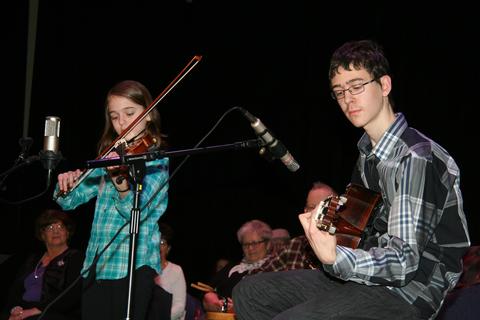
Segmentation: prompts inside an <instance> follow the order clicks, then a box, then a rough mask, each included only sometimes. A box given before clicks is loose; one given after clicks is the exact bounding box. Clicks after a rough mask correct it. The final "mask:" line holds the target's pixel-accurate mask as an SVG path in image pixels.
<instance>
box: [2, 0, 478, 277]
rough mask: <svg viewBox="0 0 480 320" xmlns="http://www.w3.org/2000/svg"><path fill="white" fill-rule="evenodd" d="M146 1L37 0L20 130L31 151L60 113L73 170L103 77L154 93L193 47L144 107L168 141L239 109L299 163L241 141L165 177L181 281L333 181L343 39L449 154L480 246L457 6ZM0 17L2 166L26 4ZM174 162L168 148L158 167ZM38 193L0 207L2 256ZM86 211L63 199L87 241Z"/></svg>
mask: <svg viewBox="0 0 480 320" xmlns="http://www.w3.org/2000/svg"><path fill="white" fill-rule="evenodd" d="M153 2H154V1H151V2H148V1H137V2H133V1H103V2H100V1H97V2H96V3H94V2H92V3H90V4H89V3H87V2H78V1H76V2H71V1H40V5H39V12H38V28H37V31H36V36H37V41H36V46H35V49H36V51H35V68H34V72H33V91H32V99H31V111H30V116H29V127H28V135H29V136H30V137H32V138H33V139H34V144H33V147H32V154H35V153H38V151H39V150H40V149H41V148H42V139H43V125H44V119H45V116H48V115H55V116H59V117H60V118H61V119H62V122H61V142H60V143H61V144H60V150H61V152H62V154H63V155H64V157H65V158H66V160H64V161H62V163H61V164H60V165H59V166H58V168H57V171H58V172H61V171H64V170H69V169H74V168H77V167H81V166H83V165H84V164H85V161H86V160H89V159H94V158H95V156H96V154H95V146H96V142H97V140H98V138H99V136H100V133H101V129H102V127H103V99H104V96H105V94H106V92H107V90H108V89H109V88H110V87H111V86H112V85H113V84H115V83H116V82H118V81H120V80H124V79H135V80H139V81H141V82H143V83H144V84H146V86H147V87H148V88H149V89H150V90H151V92H152V94H153V95H154V96H157V95H158V94H160V92H161V91H162V90H163V89H164V88H165V86H166V85H167V84H168V83H169V82H170V81H171V80H172V79H173V78H174V77H175V76H176V75H177V73H178V72H179V71H180V70H181V69H182V68H183V67H184V65H185V64H186V63H187V62H188V61H189V60H190V59H191V58H192V57H193V56H194V55H196V54H198V55H202V56H203V59H202V61H201V62H200V63H199V65H198V66H197V67H196V68H195V69H194V70H193V71H192V72H191V74H190V75H188V76H187V77H186V78H185V79H184V80H183V81H182V82H181V83H180V84H179V85H178V87H176V88H175V89H174V91H172V92H171V93H170V94H169V95H168V96H167V97H166V98H165V99H164V100H163V101H162V102H161V103H160V105H159V106H158V108H159V111H160V113H161V115H162V124H163V131H164V132H165V133H166V134H167V135H168V141H169V144H170V148H171V150H178V149H185V148H191V147H192V146H194V145H195V144H196V142H197V141H199V140H200V139H201V138H202V137H203V136H204V135H205V134H206V133H207V132H208V131H209V130H210V128H211V127H212V126H213V125H214V123H215V122H216V121H217V120H218V119H219V118H220V116H221V115H222V114H223V113H224V112H225V111H226V110H228V109H229V108H231V107H233V106H242V107H244V108H246V109H248V110H249V111H250V112H251V113H253V114H254V115H256V116H258V117H259V118H261V119H262V121H263V122H264V123H265V124H266V125H267V126H268V127H269V128H270V129H271V130H272V131H273V132H275V134H276V135H277V136H278V137H279V138H280V139H281V140H282V141H283V142H284V144H285V145H286V146H287V147H288V149H289V150H290V152H291V153H292V154H293V155H294V156H295V158H296V159H297V160H298V162H299V163H300V165H301V169H300V170H299V171H298V172H296V173H291V172H289V171H288V170H287V169H286V168H285V167H284V166H283V165H282V164H281V163H279V162H278V161H276V162H273V163H269V162H267V161H265V160H264V159H262V158H261V157H259V156H258V155H257V154H256V152H255V151H254V150H242V151H226V152H221V153H211V154H204V155H196V156H193V157H192V158H191V159H190V160H189V161H188V162H187V163H186V165H185V166H184V167H183V168H182V169H181V170H180V171H179V173H178V175H177V176H176V177H175V178H174V179H173V180H172V181H171V184H170V191H169V207H168V210H167V212H166V214H165V215H164V217H163V218H162V220H163V221H164V222H167V223H169V224H170V225H172V226H173V228H174V229H175V230H176V239H175V242H174V247H173V250H172V253H171V260H173V261H174V262H177V263H179V264H181V265H182V266H183V268H184V271H185V274H186V276H187V281H188V282H193V281H205V280H206V278H207V277H208V274H209V272H210V270H211V268H212V265H213V262H214V260H215V259H216V258H217V257H218V256H220V255H227V256H230V257H232V258H239V257H240V254H241V250H240V248H239V245H238V243H237V241H236V230H237V229H238V228H239V226H240V225H241V224H242V223H243V222H245V221H247V220H250V219H254V218H259V219H262V220H264V221H266V222H268V223H269V224H271V226H272V227H285V228H287V229H289V230H290V232H291V233H292V235H297V234H300V233H301V226H300V224H299V222H298V220H297V213H298V212H299V211H300V210H301V208H302V207H303V201H304V198H305V195H306V192H307V190H308V187H309V185H310V183H311V182H312V181H314V180H317V179H319V180H323V181H325V182H327V183H329V184H331V185H333V186H334V187H335V188H336V189H337V190H339V191H343V190H344V188H345V186H346V184H347V183H348V181H349V176H350V171H351V168H352V165H353V163H354V161H355V158H356V155H357V150H356V141H357V139H358V138H359V136H360V134H361V131H360V130H358V129H354V128H352V127H351V125H350V124H349V123H348V122H347V120H346V119H345V118H344V116H343V115H342V114H341V112H340V110H339V107H338V106H337V105H336V103H335V102H334V101H333V100H332V99H331V98H330V97H329V92H328V77H327V71H328V60H329V57H330V55H331V53H332V51H333V50H334V49H335V48H336V47H337V46H339V45H340V44H342V43H343V42H345V41H347V40H352V39H362V38H373V39H376V40H378V41H379V42H380V43H382V44H383V45H384V47H385V51H386V53H387V55H388V56H389V58H390V62H391V64H392V72H393V86H394V89H393V95H394V98H395V101H396V105H397V108H398V110H399V111H401V112H404V113H405V114H406V116H407V119H408V120H409V123H410V125H411V126H413V127H415V128H417V129H419V130H421V131H422V132H423V133H425V134H426V135H428V136H430V137H432V138H433V139H435V140H436V141H437V142H439V143H440V144H441V145H443V146H444V147H445V148H446V149H447V150H449V152H450V153H451V154H452V156H453V157H454V158H455V159H456V161H457V163H458V165H459V167H460V169H461V171H462V189H463V192H464V201H465V203H464V204H465V211H466V214H467V217H468V220H469V228H470V233H471V237H472V240H473V242H474V243H478V240H479V239H478V217H477V215H475V209H476V207H475V206H474V203H473V202H474V197H475V191H476V190H475V182H476V180H477V179H476V178H477V177H478V174H477V172H476V170H475V164H474V160H473V159H472V157H471V156H470V154H468V151H472V152H473V151H475V149H476V148H477V146H478V143H477V141H476V140H475V136H474V133H473V131H474V124H475V123H476V122H477V121H476V119H475V117H474V116H473V115H474V114H476V113H477V112H476V111H477V110H476V109H477V108H478V99H477V95H478V94H477V91H478V90H477V89H476V86H477V85H478V84H479V83H480V81H479V71H480V70H479V67H478V54H477V51H476V50H475V49H474V47H475V46H476V44H475V42H476V39H478V31H477V30H478V27H477V24H476V23H475V19H474V14H473V12H474V10H473V9H472V8H471V7H468V6H465V5H462V4H461V3H460V2H455V4H448V6H447V5H445V6H441V5H438V3H437V4H436V5H435V6H428V7H427V8H419V7H417V6H414V5H412V4H405V3H402V4H386V3H380V2H378V3H372V2H370V3H369V2H365V1H363V2H358V1H357V2H352V3H348V2H337V3H335V4H319V3H317V1H289V2H281V1H276V2H273V1H272V2H271V1H251V2H250V1H221V2H219V3H212V2H211V1H196V0H190V1H180V0H177V1H162V4H159V3H156V4H153ZM157 2H159V1H157ZM5 6H6V7H5ZM2 22H3V23H4V25H3V26H2V40H3V44H2V56H3V58H2V60H1V61H2V71H3V72H2V78H3V81H4V82H3V83H4V85H3V86H2V89H3V90H2V91H3V94H2V104H3V106H2V113H3V117H2V119H3V121H2V122H3V124H2V125H1V126H0V130H1V131H0V132H1V136H2V141H3V143H4V150H3V152H2V156H1V163H0V169H1V171H2V172H4V171H5V170H7V169H8V168H10V167H11V165H12V164H13V162H14V161H15V159H16V157H17V156H18V154H19V151H20V149H19V146H18V139H19V138H20V137H21V136H22V133H23V121H24V120H23V119H24V116H25V114H24V107H23V106H24V93H25V92H24V91H25V83H26V77H25V74H26V53H27V45H26V44H27V26H28V1H26V0H21V1H20V0H18V1H14V3H9V4H4V5H3V9H2ZM250 138H254V135H253V132H252V130H251V128H250V126H249V124H248V122H247V121H246V120H245V119H243V118H242V116H241V115H240V114H239V113H231V114H229V115H228V116H227V117H226V118H225V120H224V121H223V122H222V123H221V125H220V126H219V127H218V129H217V130H216V131H214V132H213V134H212V135H211V136H210V137H209V138H208V139H207V140H206V141H205V143H204V145H205V146H206V145H216V144H223V143H232V142H236V141H241V140H246V139H250ZM181 160H182V158H173V159H171V169H172V170H173V169H174V168H176V166H178V164H179V163H180V161H181ZM44 186H45V171H44V170H43V169H42V167H41V166H40V165H39V164H34V165H32V166H30V167H28V168H25V169H23V170H20V171H17V172H15V173H13V174H11V175H10V176H9V178H8V179H7V180H6V181H5V185H4V187H3V190H2V191H1V192H0V197H1V198H2V199H7V200H9V201H14V200H20V199H23V198H26V197H28V196H32V195H34V194H37V193H39V192H41V191H42V190H43V188H44ZM51 193H52V192H51V191H50V192H49V193H48V195H45V196H43V197H40V198H39V199H36V200H32V201H29V202H27V203H25V204H22V205H12V204H6V203H1V204H0V210H1V213H2V216H1V218H2V223H1V225H2V232H0V253H1V254H4V255H6V256H10V255H11V258H10V259H9V260H7V261H15V259H14V257H17V256H19V255H21V254H22V253H23V252H26V251H29V250H33V249H36V248H38V247H39V245H40V243H38V241H36V240H34V238H33V221H34V219H35V217H36V216H37V215H38V213H39V212H40V210H41V209H42V208H45V207H56V205H55V203H53V202H52V201H51ZM92 212H93V202H91V203H88V204H86V205H83V206H81V207H79V208H78V209H77V210H75V211H74V212H73V216H74V217H75V219H76V221H77V223H78V231H77V233H76V235H75V237H74V239H73V243H72V245H73V246H76V247H79V248H85V246H86V242H87V240H88V234H89V228H90V223H91V219H92ZM20 260H21V259H20V258H18V261H20ZM5 264H6V263H4V265H5ZM9 265H14V262H11V263H10V264H9ZM4 276H6V277H10V275H9V274H8V273H6V274H5V275H4Z"/></svg>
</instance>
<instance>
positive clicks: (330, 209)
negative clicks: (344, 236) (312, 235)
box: [313, 195, 347, 235]
mask: <svg viewBox="0 0 480 320" xmlns="http://www.w3.org/2000/svg"><path fill="white" fill-rule="evenodd" d="M346 202H347V198H346V197H345V196H343V195H342V196H333V195H331V196H328V197H327V198H326V199H325V200H323V201H321V202H320V203H319V204H318V206H317V207H316V208H315V211H314V213H313V219H314V220H315V223H316V225H317V228H319V229H320V230H322V231H327V232H328V233H330V234H332V235H333V234H335V232H336V231H337V228H336V226H335V220H336V217H337V212H338V211H339V210H340V209H341V208H342V207H343V206H344V205H345V203H346Z"/></svg>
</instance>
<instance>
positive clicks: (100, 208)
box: [55, 158, 169, 280]
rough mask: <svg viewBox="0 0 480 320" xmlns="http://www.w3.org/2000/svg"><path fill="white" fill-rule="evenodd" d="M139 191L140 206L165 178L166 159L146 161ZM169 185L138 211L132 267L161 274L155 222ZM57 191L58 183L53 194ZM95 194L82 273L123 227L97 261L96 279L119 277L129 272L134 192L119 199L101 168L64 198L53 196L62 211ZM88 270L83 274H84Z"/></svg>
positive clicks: (158, 235)
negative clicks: (151, 269)
mask: <svg viewBox="0 0 480 320" xmlns="http://www.w3.org/2000/svg"><path fill="white" fill-rule="evenodd" d="M146 165H147V172H146V175H145V177H144V179H143V191H142V192H141V194H140V205H139V207H140V208H143V206H144V205H145V204H146V202H147V201H148V200H149V199H150V198H151V197H152V195H153V194H154V193H155V192H156V190H157V189H158V188H159V187H160V186H162V185H163V184H164V183H165V182H166V181H167V179H168V176H169V175H168V159H167V158H164V159H160V160H155V161H151V162H148V163H147V164H146ZM167 190H168V185H165V186H164V187H163V189H162V190H161V191H160V192H159V193H158V194H157V195H156V196H155V199H154V200H153V201H152V202H151V203H150V205H149V206H148V207H147V208H145V209H144V210H142V211H141V212H140V228H139V233H138V236H137V245H136V250H137V251H136V264H135V269H138V268H140V267H141V266H149V267H151V268H153V269H154V270H155V271H156V272H157V273H160V271H161V269H160V249H159V244H160V231H159V229H158V224H157V221H158V219H159V218H160V217H161V216H162V214H163V213H164V212H165V210H166V208H167V202H168V197H167ZM57 192H58V185H57V188H56V190H55V194H56V193H57ZM95 196H96V197H97V202H96V205H95V216H94V218H93V223H92V230H91V233H90V240H89V243H88V248H87V252H86V256H85V262H84V264H83V270H82V272H85V271H86V270H88V268H89V267H90V265H91V264H92V262H93V259H94V258H95V255H96V254H99V253H100V251H102V250H103V249H104V248H105V247H106V246H107V243H108V242H110V241H111V240H112V238H113V236H114V235H115V233H117V231H118V230H119V229H120V228H121V227H122V226H123V225H124V224H125V223H127V222H128V224H127V226H126V227H124V228H123V229H122V231H121V232H120V234H119V235H118V236H117V238H116V239H115V240H114V241H113V243H112V244H111V245H110V247H109V248H108V249H107V250H106V251H105V252H104V253H103V254H102V255H101V257H100V259H99V260H98V263H97V268H96V278H97V279H109V280H114V279H121V278H124V277H126V276H127V273H128V256H129V243H130V223H129V222H130V214H131V210H132V207H133V192H129V193H128V195H127V196H126V197H125V198H123V199H120V196H119V193H118V191H117V190H116V189H115V187H114V185H113V183H112V182H111V180H110V177H109V175H108V173H107V171H106V170H105V169H103V168H98V169H93V171H92V172H91V173H90V174H89V175H88V176H87V177H86V178H85V179H84V180H83V181H82V183H81V184H79V185H78V186H77V188H75V189H74V190H72V191H71V192H70V193H69V194H68V195H67V196H66V197H64V198H63V197H59V198H58V199H56V201H57V203H58V204H59V205H60V206H61V207H62V208H63V209H64V210H73V209H75V208H76V207H78V206H79V205H81V204H83V203H86V202H88V201H89V200H90V199H92V198H93V197H95ZM87 275H88V273H87V272H86V273H85V274H84V277H87Z"/></svg>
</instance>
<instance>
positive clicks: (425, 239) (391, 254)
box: [324, 113, 470, 318]
mask: <svg viewBox="0 0 480 320" xmlns="http://www.w3.org/2000/svg"><path fill="white" fill-rule="evenodd" d="M358 148H359V151H360V156H359V159H358V161H357V165H356V168H355V170H358V171H357V176H359V177H361V180H362V182H363V184H364V185H365V186H366V187H369V186H368V182H367V178H366V172H365V163H366V161H367V159H371V158H372V157H376V158H377V159H378V164H377V166H376V169H377V171H378V174H379V181H378V184H379V187H380V189H381V193H382V199H383V206H384V207H383V210H382V213H383V216H384V217H383V218H384V220H385V221H386V222H387V223H388V224H387V225H386V230H383V232H382V231H381V232H380V233H379V234H378V245H377V246H373V247H371V248H370V249H369V250H368V251H366V250H362V249H356V250H354V249H350V248H347V247H342V246H337V259H336V262H335V264H333V265H331V266H327V265H325V266H324V268H325V269H326V270H327V271H328V272H330V273H331V274H333V275H335V276H336V277H338V278H341V279H344V280H351V281H355V282H359V283H364V284H366V285H383V286H386V287H387V288H389V289H390V290H392V291H393V292H395V293H396V294H398V295H399V296H400V297H402V298H403V299H405V300H406V301H408V302H409V303H411V304H414V305H415V306H417V307H418V308H419V309H420V311H421V313H422V316H423V317H425V318H428V317H431V316H432V315H435V314H436V312H437V311H438V309H439V308H440V306H441V304H442V303H443V300H444V298H445V296H446V294H447V292H448V291H449V290H451V289H452V288H453V287H454V286H455V284H456V283H457V281H458V279H459V277H460V275H461V272H462V262H461V258H462V256H463V254H464V253H465V252H466V249H467V248H468V247H469V246H470V239H469V236H468V229H467V222H466V218H465V214H464V212H463V205H462V195H461V192H460V173H459V169H458V167H457V165H456V164H455V161H454V160H453V159H452V158H451V157H450V155H449V154H448V153H447V152H446V151H445V150H444V149H443V148H442V147H441V146H439V145H438V144H436V143H435V142H434V141H432V140H430V139H429V138H427V137H425V136H424V135H423V134H421V133H419V132H418V131H417V130H415V129H412V128H409V127H408V125H407V121H406V119H405V117H404V116H403V114H401V113H398V114H396V120H395V122H394V123H393V124H392V126H391V127H390V128H389V129H388V131H387V132H385V134H384V135H383V137H382V138H381V140H380V141H379V142H378V144H377V145H376V146H375V147H374V148H372V145H371V143H370V140H369V137H368V136H367V135H366V134H364V135H363V137H362V138H361V139H360V141H359V142H358Z"/></svg>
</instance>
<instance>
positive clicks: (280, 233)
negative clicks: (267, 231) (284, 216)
mask: <svg viewBox="0 0 480 320" xmlns="http://www.w3.org/2000/svg"><path fill="white" fill-rule="evenodd" d="M271 242H272V248H273V251H274V252H278V251H280V250H282V249H283V248H284V247H285V246H287V245H288V243H289V242H290V232H288V230H287V229H283V228H277V229H273V230H272V240H271Z"/></svg>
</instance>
